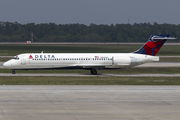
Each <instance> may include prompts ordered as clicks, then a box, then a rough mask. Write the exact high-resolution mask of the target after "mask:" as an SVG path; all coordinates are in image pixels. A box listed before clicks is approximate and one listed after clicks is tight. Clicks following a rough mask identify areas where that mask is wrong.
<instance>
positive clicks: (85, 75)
mask: <svg viewBox="0 0 180 120" xmlns="http://www.w3.org/2000/svg"><path fill="white" fill-rule="evenodd" d="M0 76H6V77H9V76H10V77H38V76H42V77H112V76H116V77H180V74H97V75H91V74H79V73H16V74H12V73H0Z"/></svg>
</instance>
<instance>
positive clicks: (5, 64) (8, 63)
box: [3, 62, 11, 68]
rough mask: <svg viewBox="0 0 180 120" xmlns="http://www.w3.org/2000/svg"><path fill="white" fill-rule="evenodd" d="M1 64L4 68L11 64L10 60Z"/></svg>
mask: <svg viewBox="0 0 180 120" xmlns="http://www.w3.org/2000/svg"><path fill="white" fill-rule="evenodd" d="M3 66H4V67H5V68H8V67H11V64H10V62H5V63H4V64H3Z"/></svg>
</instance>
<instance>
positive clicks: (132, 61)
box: [113, 56, 141, 67]
mask: <svg viewBox="0 0 180 120" xmlns="http://www.w3.org/2000/svg"><path fill="white" fill-rule="evenodd" d="M140 63H141V62H140V60H139V59H137V58H131V57H129V56H128V57H127V56H121V57H116V56H115V57H113V65H114V66H119V67H120V66H122V67H128V66H130V67H132V66H136V65H139V64H140Z"/></svg>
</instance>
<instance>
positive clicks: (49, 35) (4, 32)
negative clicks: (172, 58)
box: [0, 22, 180, 42]
mask: <svg viewBox="0 0 180 120" xmlns="http://www.w3.org/2000/svg"><path fill="white" fill-rule="evenodd" d="M32 32H33V41H34V42H144V41H146V40H147V39H148V38H149V36H150V35H151V34H170V35H171V37H176V38H178V39H179V38H180V24H179V25H174V24H166V23H164V24H158V23H153V24H150V23H139V24H137V23H135V24H133V25H131V24H116V25H113V24H111V25H103V24H102V25H96V24H90V25H84V24H59V25H57V24H55V23H41V24H35V23H28V24H20V23H18V22H15V23H12V22H0V42H25V41H30V40H31V33H32ZM178 39H177V40H173V42H177V41H178Z"/></svg>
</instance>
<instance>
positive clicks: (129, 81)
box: [0, 77, 180, 85]
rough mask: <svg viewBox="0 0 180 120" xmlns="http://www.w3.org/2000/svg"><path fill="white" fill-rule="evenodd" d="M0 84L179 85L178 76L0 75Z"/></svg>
mask: <svg viewBox="0 0 180 120" xmlns="http://www.w3.org/2000/svg"><path fill="white" fill-rule="evenodd" d="M0 85H180V79H179V77H161V78H160V77H134V78H132V77H0Z"/></svg>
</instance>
